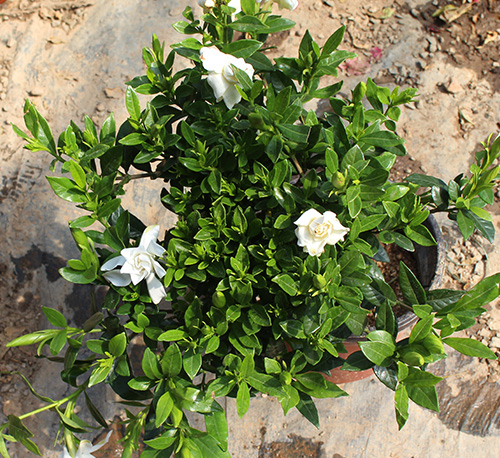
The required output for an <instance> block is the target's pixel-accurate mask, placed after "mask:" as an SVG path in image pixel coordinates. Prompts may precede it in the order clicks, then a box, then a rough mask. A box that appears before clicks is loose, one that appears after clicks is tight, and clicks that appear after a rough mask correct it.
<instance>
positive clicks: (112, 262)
mask: <svg viewBox="0 0 500 458" xmlns="http://www.w3.org/2000/svg"><path fill="white" fill-rule="evenodd" d="M125 261H126V259H125V258H124V257H123V256H121V255H118V256H115V257H114V258H111V259H108V260H107V261H106V262H105V263H104V264H103V265H102V266H101V270H103V271H106V270H113V269H114V268H115V267H117V266H121V265H122V264H123V263H124V262H125Z"/></svg>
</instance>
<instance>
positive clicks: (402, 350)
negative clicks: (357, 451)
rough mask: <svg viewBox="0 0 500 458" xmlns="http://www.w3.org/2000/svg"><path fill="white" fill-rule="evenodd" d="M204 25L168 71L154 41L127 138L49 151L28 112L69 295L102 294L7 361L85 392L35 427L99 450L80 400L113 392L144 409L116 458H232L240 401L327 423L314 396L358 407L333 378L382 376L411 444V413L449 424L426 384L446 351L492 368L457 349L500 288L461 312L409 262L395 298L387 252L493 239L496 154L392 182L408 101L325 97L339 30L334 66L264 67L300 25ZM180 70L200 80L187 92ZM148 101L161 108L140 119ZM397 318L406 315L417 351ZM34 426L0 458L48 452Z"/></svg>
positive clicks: (273, 20)
mask: <svg viewBox="0 0 500 458" xmlns="http://www.w3.org/2000/svg"><path fill="white" fill-rule="evenodd" d="M277 3H279V6H281V7H286V8H290V9H292V8H294V7H295V6H296V2H295V1H293V0H280V1H279V2H277ZM202 5H203V6H204V11H203V13H204V14H203V15H202V16H201V19H197V18H196V17H195V15H194V13H193V11H192V10H191V9H190V8H186V9H185V11H184V18H185V20H183V21H181V22H178V23H176V24H175V25H174V28H175V29H176V30H177V31H179V32H181V33H183V34H187V35H190V37H188V38H186V39H184V40H183V41H181V42H179V43H176V44H173V45H171V48H172V51H171V52H169V53H165V49H164V46H163V45H162V44H160V42H159V41H158V39H157V38H156V37H155V36H154V37H153V44H152V48H151V49H145V50H144V52H143V58H144V61H145V64H146V66H147V71H146V74H145V75H144V76H138V77H136V78H134V79H132V80H131V81H129V82H128V88H127V93H126V106H127V109H128V113H129V118H128V119H127V120H126V121H125V122H123V124H121V126H120V127H119V128H118V129H117V128H116V125H115V119H114V117H113V115H110V116H109V117H108V118H107V119H106V121H105V122H104V123H103V125H102V127H101V128H100V130H98V129H97V128H96V126H95V125H94V123H93V122H92V121H91V119H90V118H88V117H86V118H85V126H84V128H81V127H80V126H78V125H77V124H75V123H73V122H72V123H71V124H70V125H69V126H68V128H67V129H66V130H65V131H64V132H63V133H62V134H61V135H60V136H59V139H58V141H56V140H54V138H53V135H52V133H51V130H50V128H49V126H48V124H47V122H46V121H45V119H44V118H43V116H42V115H41V114H40V113H39V111H37V109H36V108H35V106H34V105H33V104H32V103H31V102H30V101H27V102H26V105H25V121H26V127H27V129H28V130H29V132H30V133H29V134H27V133H25V132H24V131H22V130H21V129H19V128H18V127H16V126H14V129H15V130H16V132H17V133H18V134H19V135H20V136H22V137H23V138H24V139H25V140H26V148H27V149H29V150H31V151H48V152H49V153H50V154H51V155H52V156H53V158H54V161H53V163H52V170H57V171H59V172H60V176H49V177H48V181H49V183H50V186H51V187H52V188H53V190H54V192H55V193H56V194H57V195H58V196H59V197H61V198H62V199H65V200H67V201H70V202H74V203H75V204H76V205H77V207H78V208H80V209H81V210H82V216H80V217H78V218H77V219H74V220H72V221H70V222H69V227H70V230H71V233H72V235H73V238H74V240H75V242H76V245H77V246H78V248H79V250H80V252H81V258H80V259H72V260H70V261H68V265H67V267H64V268H62V269H61V270H60V273H61V275H62V276H63V277H64V278H65V279H66V280H68V281H70V282H74V283H80V284H89V285H105V286H106V287H108V290H107V293H106V296H105V299H104V302H103V303H102V304H101V305H100V309H99V310H98V311H97V312H96V313H94V314H93V315H91V316H89V318H88V320H87V321H86V322H85V323H84V324H83V325H81V327H73V326H68V324H67V320H66V318H65V317H64V316H63V315H62V314H61V313H60V312H58V311H57V310H55V309H54V308H48V307H45V308H44V309H43V310H44V313H45V315H46V317H47V319H48V320H49V321H50V323H51V324H52V325H53V327H52V328H51V329H45V330H41V331H38V332H35V333H32V334H29V335H25V336H22V337H19V338H17V339H15V340H14V341H13V342H11V343H10V345H11V346H14V345H30V344H37V345H38V354H39V355H46V356H48V357H51V358H52V359H55V360H58V361H60V362H61V363H62V365H63V367H62V371H61V376H62V378H63V380H64V381H65V382H66V383H68V385H71V386H72V387H73V388H74V390H73V392H72V393H71V394H70V395H68V396H67V397H66V398H64V399H62V400H57V401H54V400H52V399H50V398H47V397H41V399H42V400H43V401H44V402H45V403H46V406H45V407H42V408H41V409H38V410H37V411H35V412H33V413H36V412H38V411H40V410H47V409H51V410H53V411H54V412H55V413H57V415H59V417H60V420H61V428H62V431H63V433H64V434H63V438H64V456H66V457H67V456H71V457H75V456H78V457H82V456H92V455H90V454H91V453H92V451H94V450H96V449H97V448H98V447H99V445H96V446H92V445H91V444H90V443H89V442H88V441H80V440H79V439H78V438H77V435H78V433H81V432H83V431H85V430H86V429H87V426H88V425H87V424H85V423H84V422H83V420H81V419H80V418H79V417H78V414H77V413H76V410H75V404H76V402H77V399H78V398H79V397H81V396H82V395H83V396H84V397H85V398H86V402H87V405H88V406H89V410H90V412H91V413H92V415H93V416H94V417H95V419H96V421H97V422H98V423H100V424H101V425H103V426H106V420H105V419H104V418H103V417H102V415H101V414H100V413H99V411H98V409H97V408H96V407H95V406H94V404H93V402H92V400H91V394H88V393H87V391H88V389H89V388H91V387H92V386H94V385H97V384H100V383H107V384H109V385H110V386H111V388H112V389H113V390H114V391H115V392H116V393H117V394H118V395H119V396H120V397H121V399H122V400H123V402H124V403H126V404H130V403H132V404H133V405H135V406H136V410H135V411H134V412H135V413H131V412H128V413H127V417H126V419H125V420H124V423H125V425H126V434H125V437H124V440H123V446H124V452H123V455H122V456H124V457H129V456H131V454H132V453H133V451H134V450H135V449H137V448H138V447H139V444H140V443H142V444H143V447H144V450H143V452H142V454H141V456H142V457H148V458H149V457H160V456H162V457H168V456H171V454H175V456H176V457H183V458H188V457H194V458H201V457H207V458H208V457H210V458H212V457H221V458H222V457H228V456H229V453H228V451H227V450H228V437H227V431H228V427H227V422H226V416H225V412H224V410H223V409H222V407H221V405H220V403H219V402H218V399H219V398H221V397H223V396H231V397H235V398H236V405H237V411H238V414H239V415H244V414H245V412H246V411H247V409H248V407H249V402H250V399H251V397H252V396H255V395H258V393H265V394H268V395H270V396H274V397H276V398H277V399H278V400H279V402H280V403H281V406H282V407H283V411H284V413H285V414H286V413H287V412H288V411H289V410H290V409H293V408H296V409H298V410H299V411H300V412H301V413H302V414H303V415H304V416H305V417H306V418H307V419H308V420H309V421H311V422H312V423H314V424H315V425H318V414H317V410H316V408H315V404H314V398H328V397H332V398H335V397H338V396H344V395H346V393H345V392H344V391H343V390H342V389H341V388H339V387H338V386H337V385H335V384H334V383H332V382H331V381H329V380H328V378H327V377H325V375H327V374H328V373H329V371H330V370H331V369H333V368H335V367H342V369H343V370H346V371H362V370H366V369H370V368H372V369H373V370H374V372H375V374H376V376H377V378H378V379H379V380H380V381H381V382H382V383H384V384H385V385H387V386H388V387H389V388H390V389H392V390H393V391H394V392H395V412H396V420H397V422H398V424H399V426H400V427H402V426H403V425H404V424H405V422H406V420H407V418H408V403H409V400H410V399H411V400H412V401H414V402H415V403H417V404H420V405H421V406H423V407H426V408H429V409H433V410H438V399H437V395H436V390H435V385H436V384H437V383H438V382H439V381H440V380H441V377H438V376H436V375H434V374H433V373H432V372H430V371H428V365H429V364H430V363H432V362H435V361H437V360H440V359H442V358H445V357H446V347H447V346H449V347H452V348H454V349H456V350H458V351H459V352H462V353H464V354H465V355H469V356H475V357H480V358H495V354H494V353H493V352H492V351H491V350H489V349H488V348H487V347H485V346H484V345H483V344H481V343H480V342H477V341H476V340H472V339H467V338H462V337H453V336H452V335H453V334H454V333H455V332H457V331H461V330H463V329H465V328H468V327H470V326H472V325H473V324H474V323H475V318H476V317H477V316H478V315H479V314H481V313H482V312H483V311H484V309H483V306H485V305H486V304H487V303H488V302H490V301H491V300H493V299H494V298H496V297H497V296H498V295H499V283H500V274H496V275H493V276H490V277H487V278H485V279H483V280H482V281H481V282H480V283H479V284H477V285H476V286H474V287H473V288H472V289H471V290H470V291H468V292H464V291H454V290H446V289H436V290H426V289H425V288H424V286H423V285H422V282H421V281H420V280H419V277H418V272H413V271H412V270H411V269H410V268H409V267H407V265H406V264H404V263H401V266H400V269H399V276H398V278H396V279H387V278H384V276H383V275H382V273H381V270H380V267H379V266H380V264H379V262H384V261H387V255H386V250H385V247H387V246H388V245H390V244H395V245H396V246H398V247H400V248H401V249H403V250H405V251H407V252H410V253H411V252H413V251H414V250H415V247H416V246H424V247H425V246H427V247H431V246H433V245H435V243H436V241H435V237H434V236H433V234H432V233H431V231H430V230H429V229H428V225H427V223H426V221H427V220H428V218H429V216H430V215H431V213H436V212H445V213H447V214H448V216H449V217H450V218H451V219H452V220H454V221H456V222H457V223H458V227H459V228H460V230H461V232H462V234H463V236H464V237H465V238H466V239H467V238H468V237H469V236H470V235H471V234H472V233H473V231H474V230H477V231H479V232H480V233H481V234H483V235H484V236H485V237H486V238H487V239H488V240H490V241H491V240H493V236H494V227H493V224H492V223H491V218H490V216H489V214H488V212H487V211H486V210H485V209H484V207H485V205H487V204H491V203H492V202H493V192H492V187H493V184H494V182H495V180H496V179H497V178H498V175H499V170H500V169H499V166H498V165H495V164H496V161H497V158H498V157H499V155H500V139H498V138H497V139H496V140H495V141H488V142H486V143H485V145H484V150H483V151H481V152H480V153H478V154H477V156H476V162H475V163H474V164H473V165H472V166H471V167H470V171H469V172H468V173H464V174H461V175H459V176H457V177H456V178H455V179H453V180H451V181H449V182H448V183H446V182H444V181H443V180H441V179H438V178H434V177H431V176H425V175H418V174H415V175H411V176H409V177H407V178H406V179H405V180H404V181H402V182H394V181H392V180H390V179H389V178H390V173H391V169H392V168H393V166H394V164H395V163H396V161H397V160H398V158H399V157H400V156H403V155H404V154H405V153H406V151H405V148H404V146H403V144H404V140H403V139H402V138H401V137H400V136H399V135H398V133H397V130H396V122H397V121H398V118H399V117H400V113H401V110H400V106H401V105H403V104H406V103H408V102H411V101H412V100H413V99H414V96H415V89H412V88H409V89H405V90H402V91H400V90H399V89H398V88H396V89H394V90H393V91H390V90H389V89H388V88H385V87H379V86H377V85H376V84H375V83H374V82H373V81H372V80H370V79H368V81H367V82H366V83H360V84H358V85H357V86H356V88H355V89H354V90H353V91H352V93H351V95H350V96H349V97H347V96H345V97H341V96H339V95H338V93H339V90H340V89H341V87H342V81H339V82H337V83H335V84H333V85H330V86H327V87H323V86H322V85H321V77H322V76H325V75H329V76H333V77H336V76H337V69H338V67H339V65H340V64H341V63H342V62H344V61H345V60H346V59H350V58H352V57H354V55H353V54H352V53H349V52H346V51H341V50H338V47H339V45H340V43H341V41H342V37H343V33H344V28H340V29H339V30H337V31H336V32H335V33H333V35H332V36H331V37H330V38H328V40H327V41H326V42H325V44H324V45H323V46H322V47H321V46H319V45H318V44H317V43H316V42H315V41H314V40H313V38H312V36H311V35H310V34H309V32H306V34H305V35H304V37H303V39H302V41H301V44H300V47H299V49H298V56H296V57H280V58H277V59H274V61H271V60H270V59H269V58H268V57H267V55H266V52H265V50H266V40H267V38H268V36H269V35H270V34H272V33H276V32H280V31H284V30H287V29H290V28H291V27H292V26H293V25H294V24H293V22H292V21H290V20H288V19H285V18H283V17H281V16H279V15H275V14H272V11H271V10H272V6H273V4H272V2H271V1H263V2H258V1H255V0H241V4H240V3H239V2H237V1H235V0H231V2H229V3H228V2H227V0H211V1H208V0H207V1H204V2H202ZM178 57H180V58H181V59H183V60H186V59H187V60H188V61H189V62H190V66H189V68H185V69H183V70H180V71H178V72H174V70H173V64H174V59H175V58H178ZM138 93H139V94H146V95H150V96H151V97H150V100H149V102H148V103H147V104H146V106H145V107H141V105H140V103H139V98H138V96H137V94H138ZM313 99H328V100H329V102H330V106H331V112H327V113H325V114H324V115H322V116H318V115H317V114H316V113H315V111H313V110H310V111H307V110H306V109H305V108H304V104H305V103H306V102H309V101H311V100H313ZM135 179H146V180H149V179H152V180H161V181H162V182H163V183H164V184H165V186H164V188H163V190H162V191H161V195H159V196H158V201H157V203H156V204H157V205H158V206H159V207H160V206H163V207H165V208H166V209H168V210H170V211H172V212H174V213H175V215H176V216H177V223H176V224H175V226H174V227H172V228H160V227H159V226H158V225H155V222H153V221H140V220H139V219H138V218H137V217H136V216H134V215H133V214H131V213H130V211H129V210H127V209H126V208H124V207H123V206H122V202H121V200H120V196H121V195H123V194H126V193H127V183H129V182H130V181H131V180H135ZM392 280H394V281H393V283H397V284H399V287H400V290H401V296H397V295H396V293H395V292H394V290H393V289H392V287H391V286H390V285H389V281H392ZM89 287H90V286H89ZM396 306H398V307H399V308H403V309H405V310H409V311H411V312H412V313H414V315H415V319H414V320H413V322H412V326H411V328H410V329H409V330H408V336H407V337H406V338H404V339H401V338H398V327H399V324H398V323H399V321H398V317H397V316H396V314H395V312H394V310H395V308H396ZM353 335H354V336H359V337H362V338H363V340H360V342H359V347H360V349H359V351H356V352H354V353H353V354H351V355H350V356H349V357H348V358H342V357H341V356H339V355H341V354H343V353H344V352H345V348H344V343H345V342H346V341H347V339H349V337H350V336H353ZM137 336H140V337H142V338H143V340H144V344H145V345H144V351H143V353H142V355H141V360H140V361H139V362H140V366H141V367H142V370H139V371H137V370H134V368H133V365H132V364H131V360H130V358H131V355H130V346H131V341H132V340H133V339H134V338H136V337H137ZM136 340H137V339H136ZM58 355H60V356H58ZM186 411H191V412H197V413H199V414H200V415H201V416H203V418H204V420H205V426H206V430H205V431H203V432H201V431H198V430H196V429H195V428H194V427H193V426H191V425H190V424H189V421H188V419H187V417H186V415H185V412H186ZM30 414H31V413H28V414H26V415H23V416H22V418H19V417H15V416H10V417H9V420H8V423H6V424H4V425H2V427H1V428H2V429H1V436H0V438H1V439H0V452H1V454H2V455H3V456H4V457H8V456H9V454H8V451H7V448H6V445H5V440H8V441H13V440H14V441H19V442H21V443H22V444H24V445H25V446H26V447H27V448H28V449H29V450H31V451H32V452H34V453H39V452H38V448H37V446H36V445H35V443H34V442H33V441H32V440H31V437H32V434H31V433H30V432H29V431H28V429H27V428H26V426H25V425H24V424H23V423H22V420H23V419H24V418H26V417H28V416H29V415H30ZM75 434H76V435H75Z"/></svg>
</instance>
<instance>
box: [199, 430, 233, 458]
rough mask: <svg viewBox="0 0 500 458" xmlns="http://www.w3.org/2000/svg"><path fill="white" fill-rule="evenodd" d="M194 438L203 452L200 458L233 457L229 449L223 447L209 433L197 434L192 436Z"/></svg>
mask: <svg viewBox="0 0 500 458" xmlns="http://www.w3.org/2000/svg"><path fill="white" fill-rule="evenodd" d="M192 439H193V441H194V443H195V444H196V446H197V447H198V449H199V450H200V452H201V456H200V457H199V458H201V457H203V458H205V457H210V458H231V456H230V455H229V453H228V452H227V451H224V450H222V449H221V447H220V445H219V444H218V443H217V440H216V439H215V438H214V437H212V436H210V435H208V434H204V435H195V436H192Z"/></svg>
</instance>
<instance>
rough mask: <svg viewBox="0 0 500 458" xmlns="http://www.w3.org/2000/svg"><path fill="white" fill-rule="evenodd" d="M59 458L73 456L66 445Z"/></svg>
mask: <svg viewBox="0 0 500 458" xmlns="http://www.w3.org/2000/svg"><path fill="white" fill-rule="evenodd" d="M59 458H71V455H70V454H69V452H68V449H67V448H66V447H64V449H63V451H62V452H61V455H59Z"/></svg>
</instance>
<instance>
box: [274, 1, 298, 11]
mask: <svg viewBox="0 0 500 458" xmlns="http://www.w3.org/2000/svg"><path fill="white" fill-rule="evenodd" d="M274 3H277V4H278V6H279V7H280V10H282V9H283V8H285V9H287V10H290V11H293V10H294V9H295V8H297V6H299V2H298V0H274Z"/></svg>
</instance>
